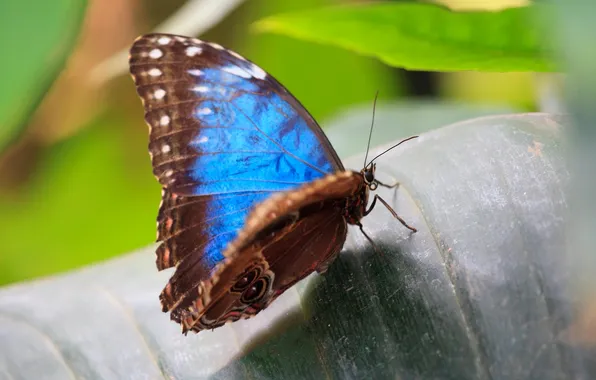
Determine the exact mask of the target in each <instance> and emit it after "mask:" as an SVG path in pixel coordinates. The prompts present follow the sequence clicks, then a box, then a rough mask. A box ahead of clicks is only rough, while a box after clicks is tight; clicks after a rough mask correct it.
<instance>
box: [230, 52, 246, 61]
mask: <svg viewBox="0 0 596 380" xmlns="http://www.w3.org/2000/svg"><path fill="white" fill-rule="evenodd" d="M228 52H229V53H230V54H232V55H233V56H234V57H236V58H238V59H239V60H241V61H246V58H244V57H243V56H241V55H240V54H238V53H236V52H235V51H232V50H228Z"/></svg>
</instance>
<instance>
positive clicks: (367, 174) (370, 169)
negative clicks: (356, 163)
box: [360, 162, 379, 190]
mask: <svg viewBox="0 0 596 380" xmlns="http://www.w3.org/2000/svg"><path fill="white" fill-rule="evenodd" d="M376 170H377V164H375V163H374V162H371V163H369V164H368V165H366V166H365V167H364V169H362V170H361V171H360V174H362V178H364V183H365V184H366V187H368V189H369V190H376V188H377V187H378V186H379V183H378V182H377V181H376V179H375V171H376Z"/></svg>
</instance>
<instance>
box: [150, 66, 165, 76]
mask: <svg viewBox="0 0 596 380" xmlns="http://www.w3.org/2000/svg"><path fill="white" fill-rule="evenodd" d="M147 73H148V74H149V75H151V76H152V77H158V76H160V75H161V74H162V72H161V70H160V69H157V68H155V67H154V68H152V69H150V70H149V71H147Z"/></svg>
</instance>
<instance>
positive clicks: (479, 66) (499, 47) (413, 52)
mask: <svg viewBox="0 0 596 380" xmlns="http://www.w3.org/2000/svg"><path fill="white" fill-rule="evenodd" d="M254 27H255V28H256V29H257V30H258V31H261V32H272V33H278V34H284V35H288V36H292V37H295V38H298V39H302V40H307V41H313V42H318V43H323V44H329V45H334V46H339V47H343V48H346V49H348V50H352V51H355V52H358V53H361V54H364V55H368V56H373V57H377V58H379V59H380V60H381V61H383V62H385V63H387V64H389V65H392V66H396V67H403V68H406V69H411V70H428V71H456V70H480V71H553V70H554V69H555V66H554V63H553V61H552V60H551V59H550V57H549V53H548V51H549V46H548V39H545V38H541V36H542V31H541V29H540V28H539V27H538V24H537V23H536V21H535V20H534V9H533V7H523V8H511V9H506V10H503V11H500V12H454V11H451V10H449V9H447V8H443V7H440V6H437V5H432V4H423V3H377V4H370V5H356V6H344V7H334V8H325V9H319V10H315V11H305V12H300V13H298V12H297V13H289V14H282V15H277V16H272V17H269V18H265V19H262V20H260V21H258V22H257V23H256V24H255V25H254Z"/></svg>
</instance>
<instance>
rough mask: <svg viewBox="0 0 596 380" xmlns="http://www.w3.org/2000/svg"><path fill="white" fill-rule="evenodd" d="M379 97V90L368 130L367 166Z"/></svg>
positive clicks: (365, 158) (365, 157)
mask: <svg viewBox="0 0 596 380" xmlns="http://www.w3.org/2000/svg"><path fill="white" fill-rule="evenodd" d="M378 97H379V90H377V92H376V94H375V101H374V102H373V114H372V122H371V123H370V131H369V132H368V143H367V144H366V155H365V156H364V166H363V168H365V167H366V160H367V159H368V151H369V150H370V139H371V137H372V131H373V126H374V125H375V111H376V109H377V98H378Z"/></svg>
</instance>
